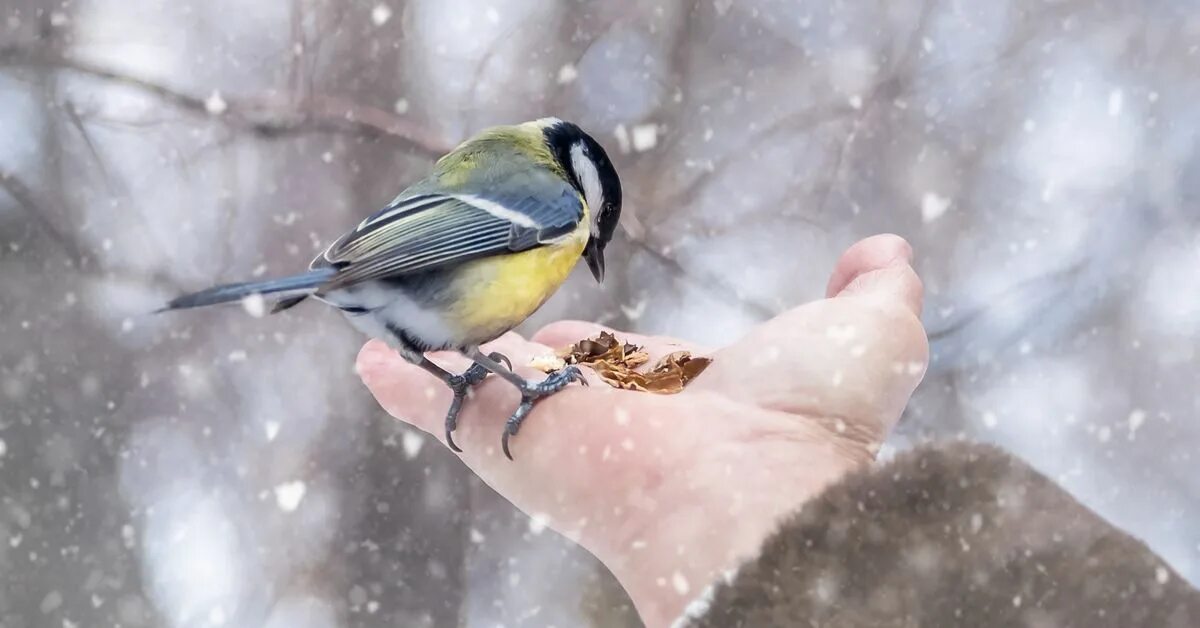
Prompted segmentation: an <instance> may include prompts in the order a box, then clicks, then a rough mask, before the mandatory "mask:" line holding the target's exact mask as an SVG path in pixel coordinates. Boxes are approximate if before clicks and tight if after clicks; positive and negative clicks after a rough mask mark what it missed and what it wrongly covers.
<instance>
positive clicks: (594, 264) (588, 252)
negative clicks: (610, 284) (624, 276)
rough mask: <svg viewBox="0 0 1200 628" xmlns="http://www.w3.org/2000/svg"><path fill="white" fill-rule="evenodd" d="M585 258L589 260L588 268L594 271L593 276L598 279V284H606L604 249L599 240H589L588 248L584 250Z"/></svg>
mask: <svg viewBox="0 0 1200 628" xmlns="http://www.w3.org/2000/svg"><path fill="white" fill-rule="evenodd" d="M583 258H584V259H586V260H587V265H588V268H589V269H591V271H592V276H593V277H595V278H596V283H604V247H603V245H601V244H599V240H597V239H596V238H591V239H589V240H588V243H587V246H586V247H584V249H583Z"/></svg>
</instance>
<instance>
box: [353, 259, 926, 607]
mask: <svg viewBox="0 0 1200 628" xmlns="http://www.w3.org/2000/svg"><path fill="white" fill-rule="evenodd" d="M910 261H911V249H910V248H909V246H908V244H907V243H906V242H904V241H903V240H902V239H900V238H899V237H896V236H891V235H882V236H875V237H873V238H868V239H866V240H863V241H860V242H859V243H857V244H855V245H854V246H853V247H851V248H850V249H849V250H847V251H846V253H844V254H843V255H842V258H841V259H840V260H839V262H838V263H837V265H836V267H835V269H834V271H833V274H832V276H831V278H830V282H829V287H828V298H826V299H823V300H820V301H815V302H812V303H808V304H806V305H802V306H800V307H797V308H795V309H792V310H790V311H788V312H785V313H783V314H781V315H780V316H778V317H776V318H774V319H772V320H770V321H768V322H766V323H764V324H762V325H760V326H758V327H757V328H755V329H754V330H752V331H751V332H750V333H749V334H747V335H746V336H745V337H743V338H742V339H740V340H739V341H737V342H735V343H734V344H731V345H729V346H726V347H722V348H719V349H715V350H713V349H709V348H706V347H699V346H695V345H693V344H691V343H688V342H686V341H683V340H675V339H671V338H663V337H643V336H638V335H635V334H628V333H624V332H616V333H617V336H618V338H620V339H622V340H627V341H629V342H633V343H635V344H639V345H644V346H645V347H646V350H647V351H648V352H649V353H650V359H651V360H652V361H653V360H656V359H657V358H658V357H660V356H662V355H665V354H667V353H670V352H672V351H678V350H681V349H683V350H689V351H691V352H693V353H694V354H698V355H707V356H710V357H712V358H713V363H712V364H711V365H710V366H709V368H708V369H707V370H706V371H705V372H704V373H703V374H702V375H701V376H700V377H698V378H697V379H696V380H695V381H694V382H693V383H691V384H690V385H689V386H688V387H687V388H686V389H685V390H684V391H683V392H681V393H679V394H676V395H655V394H649V393H643V392H633V391H626V390H617V389H614V388H611V387H609V386H607V385H605V384H603V383H602V382H601V381H600V380H599V378H598V377H596V376H595V374H594V373H592V372H591V371H590V370H589V369H587V368H584V372H585V375H586V376H587V377H588V378H589V380H590V381H591V382H592V384H593V385H591V386H588V387H582V386H572V387H570V388H568V389H567V390H564V391H563V392H561V393H559V394H556V395H554V396H552V397H549V398H546V399H545V400H543V401H541V402H539V404H538V406H537V407H536V409H535V410H534V412H533V414H531V415H530V417H529V419H528V420H527V421H526V423H525V426H524V428H523V429H522V430H521V432H520V434H519V435H518V436H516V437H514V438H513V441H512V446H513V453H514V456H515V458H516V461H515V462H510V461H509V460H507V459H505V458H504V456H503V454H502V453H501V452H500V448H499V436H500V433H501V430H502V427H503V424H504V420H505V419H506V418H507V416H508V413H509V412H510V411H511V410H512V408H514V407H515V406H516V404H517V402H518V400H519V395H518V394H517V392H516V390H515V389H514V388H513V386H511V385H509V384H507V383H506V382H503V381H498V379H497V378H489V380H488V381H485V382H484V383H483V384H481V385H480V386H479V387H478V388H477V389H476V390H475V391H474V395H473V396H472V398H471V399H470V400H469V401H468V403H467V405H466V408H465V409H464V411H463V413H462V416H461V418H460V420H459V429H458V431H457V432H456V434H455V440H456V441H457V442H458V444H459V445H460V446H461V447H462V448H463V450H464V451H463V453H462V454H461V455H462V459H463V461H464V462H465V463H466V464H467V465H468V466H469V467H470V468H471V469H472V470H474V471H475V472H476V473H478V474H479V476H480V477H481V478H482V479H483V480H484V481H485V482H487V483H488V484H489V485H490V486H492V487H493V488H494V489H495V490H496V491H498V492H499V493H500V494H502V495H504V496H505V497H507V498H508V499H509V500H511V501H512V502H513V503H514V504H515V505H516V506H517V507H519V508H521V509H522V510H524V511H525V512H526V513H529V514H531V515H534V514H536V515H539V516H543V517H545V518H546V520H547V521H548V523H549V524H550V526H552V527H553V528H555V529H556V530H558V531H559V532H561V533H563V534H565V535H567V536H568V537H570V538H572V539H575V540H577V541H578V542H579V543H580V544H581V545H583V546H584V547H586V548H587V549H588V550H590V551H591V552H592V553H593V554H595V555H596V556H597V557H598V558H599V559H600V560H601V561H603V562H604V563H605V564H606V565H607V566H608V567H609V568H610V569H611V570H612V571H613V573H614V574H615V575H616V576H617V578H618V579H619V580H620V581H621V583H622V585H623V586H624V587H625V588H626V590H627V591H628V592H629V594H630V596H631V598H632V599H633V601H634V603H635V604H636V605H637V607H638V611H639V613H640V614H641V616H642V618H643V620H644V621H645V622H646V623H647V625H649V626H657V625H665V624H667V623H668V622H669V621H670V620H671V619H673V618H674V617H675V616H677V615H678V614H679V612H680V611H681V609H682V608H683V606H684V605H685V604H686V603H687V601H688V599H689V598H690V597H692V596H694V595H695V594H696V593H697V591H698V589H700V588H702V587H704V586H705V585H707V584H708V583H709V582H711V581H712V580H713V579H714V578H715V577H716V576H717V574H719V573H720V572H721V571H722V570H724V569H727V568H730V567H734V566H736V565H737V564H738V562H739V561H740V560H744V559H746V558H748V557H751V556H753V555H754V554H755V553H756V552H757V549H758V547H759V544H761V542H762V541H763V539H764V538H765V536H766V535H768V534H769V533H770V532H771V531H772V530H773V528H774V526H775V525H776V523H777V521H778V519H779V518H780V517H781V516H783V515H785V514H787V513H789V512H792V511H794V510H795V509H796V508H798V507H799V506H800V505H802V504H803V503H804V502H805V501H807V500H808V499H810V498H811V497H813V496H815V495H816V494H817V493H818V492H819V491H820V490H821V489H822V488H824V487H825V486H827V485H828V484H830V483H831V482H834V481H836V480H838V479H839V478H841V477H842V476H844V475H845V474H846V473H848V472H850V471H852V470H854V469H857V468H859V467H861V466H863V465H866V464H868V463H870V462H871V461H872V460H873V459H874V455H875V453H876V452H877V451H878V449H879V446H880V445H881V443H882V442H883V440H884V438H886V436H887V434H888V432H889V431H890V429H891V427H892V426H893V425H894V424H895V421H896V420H897V419H898V418H899V416H900V414H901V411H902V410H903V408H904V405H905V404H906V403H907V402H908V398H909V396H910V395H911V394H912V391H913V389H914V388H915V387H916V385H917V384H918V383H919V382H920V380H921V377H922V376H923V374H924V372H925V366H926V362H927V356H928V346H927V342H926V338H925V333H924V330H923V328H922V327H921V323H920V320H919V314H920V308H921V284H920V281H919V280H918V279H917V276H916V274H915V273H914V272H913V270H912V267H911V266H910ZM602 329H605V328H602V327H600V326H597V325H595V324H592V323H584V322H574V321H563V322H558V323H554V324H552V325H549V326H547V327H545V328H544V329H542V330H541V331H539V332H538V333H537V334H535V335H534V337H533V339H532V340H531V341H527V340H524V339H522V338H521V337H520V336H517V335H516V334H512V333H510V334H507V335H505V336H503V337H501V338H500V339H498V340H496V341H495V342H494V343H492V344H491V345H489V346H488V347H486V350H488V351H499V352H500V353H503V354H505V355H507V356H508V357H509V358H511V359H512V361H513V364H514V365H515V366H517V367H518V370H519V371H520V370H521V368H520V367H521V366H522V365H525V364H528V363H529V362H530V360H531V359H532V358H533V357H535V356H542V355H546V354H548V353H550V352H552V351H553V350H554V349H556V348H560V347H563V346H565V345H568V344H570V343H573V342H576V341H578V340H580V339H582V338H585V337H591V336H594V335H595V334H597V333H598V332H599V331H601V330H602ZM433 357H434V359H435V360H436V361H439V362H440V363H441V364H443V365H444V366H447V367H448V368H452V369H457V370H460V371H461V370H462V369H464V368H466V366H468V362H467V361H466V359H465V358H462V357H461V356H456V355H449V354H448V355H444V356H442V355H435V356H433ZM358 369H359V373H360V374H361V376H362V378H363V380H364V382H365V383H366V384H367V386H368V387H369V388H370V390H371V392H372V393H373V394H374V395H375V396H376V398H377V399H378V400H379V402H380V403H381V404H382V406H383V407H384V408H385V409H386V410H387V411H388V412H389V413H390V414H392V415H393V416H396V417H397V418H401V419H403V420H405V421H408V422H409V423H411V424H412V425H414V426H416V427H418V428H420V429H423V430H425V431H427V432H429V433H430V434H433V435H435V436H437V437H438V438H439V439H440V438H441V437H442V436H441V435H442V420H443V418H444V416H445V410H446V407H447V405H448V404H449V402H450V394H451V393H450V391H449V390H448V389H446V388H445V386H442V385H441V382H438V381H436V380H434V379H432V378H431V377H430V376H429V375H427V374H426V373H424V372H423V371H421V370H419V369H418V368H417V367H414V366H412V365H410V364H408V363H407V362H405V361H404V360H403V359H402V358H401V357H400V356H398V355H396V354H395V353H394V352H393V351H392V350H390V349H389V348H387V346H386V345H384V344H383V343H381V342H378V341H372V342H369V343H367V345H366V346H365V347H364V348H363V350H362V352H361V353H360V355H359V360H358ZM524 375H526V376H529V377H537V376H538V375H539V374H538V373H537V372H536V371H533V370H532V369H525V373H524ZM494 379H497V381H492V380H494ZM664 582H668V583H672V585H673V586H672V585H668V586H664V585H663V583H664Z"/></svg>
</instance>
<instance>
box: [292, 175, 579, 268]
mask: <svg viewBox="0 0 1200 628" xmlns="http://www.w3.org/2000/svg"><path fill="white" fill-rule="evenodd" d="M526 189H542V190H544V191H545V192H547V193H543V194H529V193H522V192H521V191H510V192H508V193H505V192H504V191H500V192H498V193H497V192H490V193H482V194H480V193H476V194H471V195H463V194H438V193H431V194H414V195H411V196H407V197H403V196H402V197H401V198H398V199H396V201H394V202H393V203H392V204H390V205H388V206H387V207H385V208H384V209H382V210H380V211H379V212H376V213H375V215H373V216H372V217H370V218H368V219H366V220H364V221H363V222H362V223H361V224H360V225H359V226H358V228H356V229H355V230H354V231H352V232H350V233H347V234H346V235H344V236H342V237H341V238H339V239H338V240H337V241H336V242H334V243H333V244H332V245H331V246H330V247H329V248H328V249H327V250H326V251H325V253H324V254H323V255H322V256H321V257H319V258H317V260H315V261H314V262H313V265H314V267H316V266H333V267H336V268H338V273H337V275H336V276H335V277H334V278H333V279H332V280H331V282H330V283H329V284H328V286H327V288H326V289H333V288H337V287H343V286H347V285H351V284H354V283H358V282H362V281H369V280H371V279H378V278H384V277H396V276H402V275H407V274H412V273H419V272H426V271H430V270H436V269H439V268H444V267H446V266H449V265H452V264H459V263H462V262H466V261H469V260H472V259H477V258H480V257H485V256H488V255H497V254H503V253H513V252H519V251H525V250H529V249H532V248H535V247H538V246H541V245H543V244H545V243H547V242H550V241H552V240H554V239H555V238H559V237H562V236H564V235H566V234H568V233H570V232H571V231H572V230H574V229H575V228H576V227H577V226H578V224H579V221H580V220H581V219H582V218H583V204H582V202H581V201H580V199H579V195H578V194H577V193H575V192H574V190H573V189H572V188H570V187H569V186H567V185H566V184H565V182H564V183H563V184H562V185H561V186H554V187H553V188H552V189H549V190H546V189H545V187H542V188H526Z"/></svg>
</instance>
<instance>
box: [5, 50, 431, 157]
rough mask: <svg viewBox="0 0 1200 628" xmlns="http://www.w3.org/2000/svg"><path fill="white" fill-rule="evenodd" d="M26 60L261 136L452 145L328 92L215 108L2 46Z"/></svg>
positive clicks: (76, 62) (169, 90) (14, 58)
mask: <svg viewBox="0 0 1200 628" xmlns="http://www.w3.org/2000/svg"><path fill="white" fill-rule="evenodd" d="M4 66H14V67H20V66H27V67H37V68H53V69H61V70H69V71H72V72H77V73H79V74H83V75H85V76H90V77H92V78H96V79H100V80H105V81H110V82H113V83H117V84H120V85H124V86H127V87H132V88H135V89H139V90H142V91H145V92H148V93H150V94H152V95H154V96H157V97H158V98H161V99H162V100H163V101H165V102H167V103H168V104H170V105H172V106H174V107H177V108H179V109H182V110H184V111H187V112H189V113H193V114H196V115H202V116H209V117H212V118H213V119H218V120H220V121H222V122H224V123H225V124H227V125H230V126H233V127H237V128H241V129H244V130H246V131H249V132H251V133H253V134H255V135H257V136H259V137H263V138H276V137H282V136H288V135H296V134H301V133H313V132H331V133H349V134H354V135H363V136H367V137H380V138H384V139H393V140H398V141H400V142H402V143H403V144H405V145H406V146H408V147H409V148H412V149H414V150H417V151H418V152H420V153H423V154H425V155H428V156H430V157H440V156H441V155H443V154H445V153H446V152H448V151H449V150H451V149H452V148H453V145H452V144H451V143H449V142H448V141H446V140H445V139H443V138H441V137H437V136H436V135H435V134H433V133H430V132H428V131H427V130H426V129H425V128H423V127H422V126H421V125H419V124H417V123H415V122H413V121H410V120H406V119H404V118H401V117H399V116H397V115H395V114H392V113H390V112H388V111H385V110H383V109H380V108H378V107H373V106H370V105H362V104H358V103H355V102H351V101H349V100H347V99H344V98H341V97H338V96H334V95H330V94H307V95H304V96H303V97H302V98H293V96H291V95H290V94H289V95H282V96H259V97H246V98H225V97H222V101H223V105H221V106H220V108H219V109H216V108H214V107H213V106H212V105H211V103H210V102H209V101H208V99H207V98H204V97H200V96H196V95H193V94H189V93H187V92H184V91H181V90H177V89H175V88H173V87H169V86H167V85H163V84H161V83H157V82H154V81H151V80H148V79H144V78H140V77H136V76H132V75H129V74H125V73H123V72H120V71H117V70H114V69H111V68H107V67H104V66H101V65H99V64H94V63H91V62H89V61H84V60H81V59H75V58H72V57H69V56H66V55H58V54H53V53H47V52H43V51H41V50H39V49H38V48H37V47H31V46H25V47H23V46H19V45H16V46H4V47H0V67H4Z"/></svg>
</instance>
